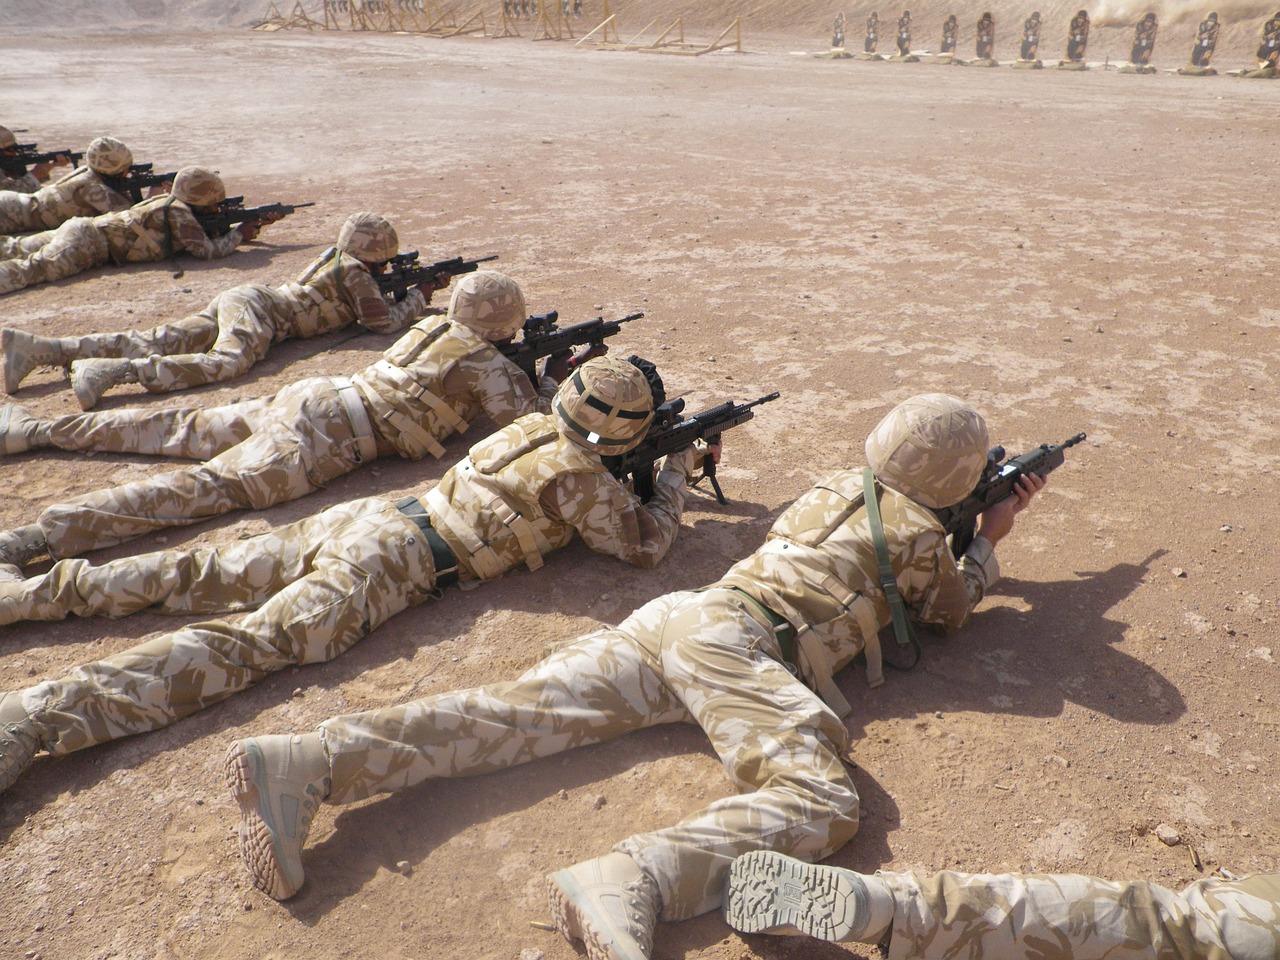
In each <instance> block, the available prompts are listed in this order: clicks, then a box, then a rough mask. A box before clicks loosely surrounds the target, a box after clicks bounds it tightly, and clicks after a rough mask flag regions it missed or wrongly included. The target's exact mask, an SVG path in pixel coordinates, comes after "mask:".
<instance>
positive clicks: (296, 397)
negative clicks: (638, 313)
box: [0, 218, 603, 565]
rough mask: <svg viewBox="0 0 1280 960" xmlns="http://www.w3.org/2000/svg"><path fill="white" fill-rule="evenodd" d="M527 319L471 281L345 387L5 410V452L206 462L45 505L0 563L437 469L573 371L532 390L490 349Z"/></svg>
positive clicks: (308, 385) (547, 396)
mask: <svg viewBox="0 0 1280 960" xmlns="http://www.w3.org/2000/svg"><path fill="white" fill-rule="evenodd" d="M378 219H379V220H381V218H378ZM381 224H382V226H383V227H384V230H383V232H382V234H381V237H380V238H379V237H377V236H374V235H363V236H362V239H361V240H360V241H359V242H360V243H361V244H368V246H362V247H361V249H360V253H361V254H363V255H364V256H372V257H381V256H383V255H384V254H386V253H387V251H388V250H390V249H391V246H392V240H391V237H392V236H393V234H392V233H391V232H390V225H389V224H387V223H386V221H381ZM524 320H525V301H524V295H523V294H522V293H521V291H520V288H519V287H518V286H517V285H516V283H515V281H514V280H512V279H511V278H510V277H507V276H505V275H503V274H500V273H492V272H488V271H479V272H476V273H472V274H468V275H467V276H466V278H464V279H463V280H462V281H461V282H460V283H458V285H457V286H456V287H455V288H454V291H453V297H452V298H451V300H450V302H449V312H448V315H447V317H446V318H445V319H444V320H443V321H441V320H440V319H439V318H437V317H428V318H426V319H425V320H422V321H420V322H419V323H417V324H415V325H414V326H413V327H412V328H411V329H410V330H409V331H408V332H407V333H406V334H405V335H404V336H402V337H401V338H400V339H399V340H397V341H396V342H395V343H394V344H393V345H392V346H391V347H390V349H388V350H387V351H386V352H385V353H384V354H383V356H382V359H380V360H378V361H377V362H376V363H373V364H371V365H370V366H368V367H366V368H365V369H364V370H361V371H360V372H359V373H357V374H355V375H354V376H351V377H313V378H310V379H307V380H301V381H299V382H298V383H295V384H292V385H291V386H289V387H286V388H285V389H284V390H282V391H280V393H278V394H276V395H275V396H273V397H267V398H265V399H259V400H250V401H246V402H243V403H235V404H230V405H229V406H225V407H214V408H212V409H204V408H201V407H195V408H188V409H181V408H179V409H166V410H151V409H145V408H144V409H137V408H134V409H122V410H110V411H104V412H102V413H84V414H77V415H73V416H69V417H60V418H58V419H56V420H37V419H35V418H34V417H31V416H29V415H28V414H27V413H26V411H25V410H23V409H22V408H21V407H17V406H12V405H10V406H6V407H4V408H0V453H18V452H22V451H24V450H29V449H32V448H38V447H57V448H59V449H62V450H110V451H113V452H120V453H142V454H152V455H155V456H171V457H189V458H191V459H199V460H204V462H203V463H202V464H200V465H198V466H191V467H183V468H180V469H178V470H174V471H170V472H166V473H161V474H157V475H156V476H152V477H148V478H145V479H142V480H136V481H134V482H132V483H127V484H123V485H121V486H118V487H112V488H108V489H105V490H98V491H95V492H93V493H89V494H86V495H83V496H80V497H76V498H75V499H73V500H70V501H68V502H66V503H62V504H55V505H52V506H49V507H47V508H46V509H45V510H43V511H42V512H41V514H40V517H39V520H38V521H37V522H36V523H34V524H29V525H27V526H23V527H19V528H17V529H16V530H11V531H3V532H0V562H3V563H12V564H16V565H23V564H26V563H29V562H30V561H31V560H33V559H35V558H36V557H38V556H40V555H42V554H43V553H45V552H46V551H47V552H49V553H50V554H51V555H52V556H53V557H54V558H55V559H60V558H64V557H74V556H78V555H80V554H82V553H84V552H86V551H88V550H95V549H99V548H101V547H106V546H111V545H114V544H117V543H124V542H126V541H128V540H132V539H134V538H136V537H140V536H143V535H145V534H147V533H151V532H154V531H157V530H162V529H164V528H166V527H172V526H181V525H185V524H190V523H194V522H196V521H197V520H201V519H205V518H208V517H213V516H218V515H220V514H223V513H227V512H229V511H232V510H244V509H254V510H262V509H265V508H267V507H269V506H271V505H273V504H276V503H283V502H286V501H288V500H295V499H297V498H298V497H302V496H305V495H306V494H308V493H312V492H314V491H316V490H318V489H320V488H321V487H323V486H324V485H325V484H327V483H328V482H329V481H331V480H333V479H334V478H336V477H340V476H342V475H343V474H346V473H350V472H351V471H352V470H355V469H356V468H358V467H360V466H362V465H363V464H365V463H369V462H372V461H373V460H375V459H376V458H378V457H390V456H399V457H404V458H405V459H408V460H421V459H422V458H423V457H426V456H428V455H430V456H433V457H436V458H439V457H441V456H443V455H444V453H445V449H444V447H443V446H442V443H441V442H442V441H443V440H444V439H445V438H447V437H448V436H450V435H451V434H453V433H465V432H466V431H467V430H468V429H470V424H471V421H472V420H474V419H475V417H476V416H478V415H479V414H480V413H482V412H483V413H484V414H485V415H487V416H488V417H489V419H490V420H492V421H493V422H494V423H496V424H497V425H498V426H499V427H505V426H507V425H508V424H510V423H511V422H512V421H514V420H515V419H517V418H518V417H522V416H524V415H526V414H530V413H533V412H535V411H542V412H544V413H545V412H547V411H548V410H549V408H550V404H551V399H552V397H553V395H554V394H555V391H556V385H557V383H558V382H559V381H560V380H562V379H563V378H564V377H565V376H566V375H567V374H568V371H569V368H570V365H571V364H572V361H571V360H569V359H567V358H565V359H557V358H551V359H550V360H549V361H548V375H546V376H544V377H542V379H541V382H540V383H539V384H538V387H537V389H536V390H535V387H534V384H533V383H532V382H531V380H530V378H529V377H528V376H527V375H526V374H525V373H524V372H523V371H522V370H521V369H520V368H519V367H517V366H516V365H515V364H514V363H512V362H511V361H510V360H508V359H507V358H506V357H505V356H504V355H503V353H502V352H501V350H500V349H499V347H500V345H501V344H502V343H504V342H506V341H508V340H510V338H512V337H513V336H514V335H515V334H516V332H517V331H519V330H520V329H521V327H522V326H523V324H524ZM593 350H600V351H603V347H600V348H593ZM590 355H591V354H590V352H589V353H588V354H587V355H586V356H584V357H582V359H586V358H587V357H589V356H590ZM206 458H207V459H206Z"/></svg>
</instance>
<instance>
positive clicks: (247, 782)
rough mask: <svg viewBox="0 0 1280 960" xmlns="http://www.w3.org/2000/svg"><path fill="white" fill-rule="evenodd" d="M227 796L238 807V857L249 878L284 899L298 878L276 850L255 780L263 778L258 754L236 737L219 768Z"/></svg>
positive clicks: (295, 889) (294, 890) (299, 883)
mask: <svg viewBox="0 0 1280 960" xmlns="http://www.w3.org/2000/svg"><path fill="white" fill-rule="evenodd" d="M223 772H224V774H225V776H226V779H227V786H228V787H230V788H231V796H232V798H233V799H234V800H235V801H236V803H237V804H239V806H240V830H239V841H240V859H241V860H243V861H244V865H245V869H247V870H248V871H249V875H250V876H252V877H253V885H254V886H255V887H257V888H258V889H259V890H261V891H262V892H263V893H265V894H266V895H267V896H269V897H271V898H272V899H274V900H288V899H289V898H290V897H292V896H293V895H294V894H295V893H297V892H298V888H299V887H301V886H302V877H300V876H299V877H297V878H296V881H295V879H292V878H290V877H288V876H287V874H288V871H287V870H286V869H285V867H284V864H283V862H282V860H281V858H280V855H279V852H278V851H277V850H276V841H275V829H274V827H273V825H272V824H271V822H270V817H271V812H270V810H269V809H267V807H266V805H265V804H264V803H263V802H262V791H261V790H259V788H258V784H257V782H256V781H257V780H258V778H259V777H262V778H263V779H264V780H265V779H266V771H265V769H264V767H263V763H262V756H261V754H260V753H258V752H257V751H249V750H247V749H246V748H245V745H244V743H243V742H242V741H239V740H237V741H236V742H235V743H233V744H232V745H231V748H230V749H229V750H228V751H227V759H226V763H225V765H224V768H223Z"/></svg>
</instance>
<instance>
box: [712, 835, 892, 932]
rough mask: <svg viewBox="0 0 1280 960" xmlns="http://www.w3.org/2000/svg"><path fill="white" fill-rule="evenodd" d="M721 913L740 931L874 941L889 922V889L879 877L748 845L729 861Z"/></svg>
mask: <svg viewBox="0 0 1280 960" xmlns="http://www.w3.org/2000/svg"><path fill="white" fill-rule="evenodd" d="M724 918H725V920H726V921H727V922H728V924H729V926H731V927H733V928H734V929H735V930H741V931H742V932H743V933H774V934H782V935H784V936H794V935H797V934H798V935H801V936H806V937H814V938H815V939H818V940H829V941H849V940H856V941H861V942H862V943H879V942H880V941H881V940H883V939H884V937H885V935H886V934H887V933H888V932H889V925H890V924H892V923H893V894H892V893H891V892H890V891H889V888H888V886H887V885H886V884H885V882H884V881H883V880H881V879H880V878H879V877H869V876H863V875H862V874H860V873H854V872H853V871H852V870H842V869H840V868H839V867H824V866H821V865H819V864H815V863H805V862H804V861H803V860H796V859H795V858H794V857H788V856H785V855H783V854H781V853H776V852H774V851H773V850H753V851H752V852H751V853H745V854H743V855H742V856H740V857H738V859H736V860H734V861H733V863H732V864H731V865H730V867H729V880H728V883H727V885H726V889H725V898H724Z"/></svg>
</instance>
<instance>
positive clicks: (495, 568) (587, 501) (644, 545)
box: [422, 413, 693, 580]
mask: <svg viewBox="0 0 1280 960" xmlns="http://www.w3.org/2000/svg"><path fill="white" fill-rule="evenodd" d="M692 463H693V457H692V454H689V455H685V454H680V455H676V456H672V457H668V458H667V462H666V463H665V464H664V465H663V469H662V470H661V471H660V472H659V473H658V476H657V482H656V484H655V488H656V489H655V493H654V496H653V499H651V500H650V501H649V502H648V503H647V504H641V503H640V501H639V500H638V499H637V498H636V496H635V495H634V494H632V493H631V492H630V491H629V490H627V489H626V488H625V487H624V486H623V485H622V484H621V483H619V482H618V480H617V479H615V478H614V476H613V475H612V474H611V473H609V471H608V470H607V469H606V467H605V466H604V464H603V463H602V462H601V460H600V457H599V455H598V454H595V453H593V452H591V451H590V450H587V449H585V448H583V447H580V446H578V445H577V444H575V443H573V442H572V441H570V440H568V439H567V438H566V437H564V436H563V435H562V434H561V433H560V430H559V428H558V426H557V422H556V420H555V419H553V418H552V417H550V416H547V415H546V414H542V413H532V414H529V415H528V416H526V417H521V418H520V419H519V420H517V421H516V422H515V423H513V424H511V425H510V426H509V427H506V428H505V429H503V430H500V431H498V432H497V433H495V434H493V435H492V436H490V437H488V438H487V439H485V440H482V441H481V442H480V443H478V444H476V445H475V446H474V447H472V448H471V451H470V452H469V453H468V454H467V456H466V457H465V458H464V459H463V460H462V461H461V462H460V463H458V464H457V465H456V466H454V467H453V469H451V470H450V471H449V472H448V473H446V474H445V475H444V477H443V478H442V479H441V481H440V483H439V485H437V486H436V488H435V489H434V490H431V491H430V492H429V493H428V494H427V495H426V496H425V497H423V498H422V502H423V504H424V505H425V506H426V509H427V512H428V513H429V514H430V515H431V518H432V523H433V525H434V526H435V528H436V530H437V531H438V532H439V533H440V535H441V536H442V537H443V538H444V540H445V542H446V543H448V544H449V546H450V548H451V549H452V550H453V552H454V554H455V555H456V556H457V557H458V561H459V564H460V565H461V568H462V571H463V572H464V576H465V577H469V578H476V579H482V580H490V579H493V578H495V577H499V576H501V575H502V574H503V573H505V572H506V571H508V570H511V569H514V568H515V567H517V566H519V565H520V564H522V563H523V564H525V565H527V566H528V567H529V568H530V569H537V568H538V567H540V566H541V565H542V557H543V556H544V555H546V554H548V553H550V552H552V551H553V550H558V549H559V548H560V547H563V546H565V545H566V544H568V543H569V542H570V541H571V540H572V539H573V536H574V534H575V533H576V534H578V535H580V536H581V537H582V539H583V541H584V542H585V543H586V545H587V546H588V547H590V548H591V549H592V550H594V551H596V552H597V553H604V554H608V555H610V556H613V557H617V558H618V559H620V560H625V561H627V562H628V563H632V564H635V565H636V566H638V567H644V568H651V567H654V566H656V565H657V564H658V562H659V561H660V560H661V559H662V558H663V557H664V556H666V553H667V550H668V549H670V547H671V544H672V542H673V541H674V540H675V536H676V531H677V530H678V529H679V526H680V515H681V512H682V511H683V508H684V499H685V489H686V484H687V483H688V479H689V475H690V473H691V471H692Z"/></svg>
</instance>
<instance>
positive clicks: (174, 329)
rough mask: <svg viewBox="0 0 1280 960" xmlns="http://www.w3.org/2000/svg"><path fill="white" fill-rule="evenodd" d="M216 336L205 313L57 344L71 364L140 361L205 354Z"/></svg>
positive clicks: (213, 322) (215, 327) (212, 320)
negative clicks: (116, 359)
mask: <svg viewBox="0 0 1280 960" xmlns="http://www.w3.org/2000/svg"><path fill="white" fill-rule="evenodd" d="M214 302H215V303H216V302H217V301H214ZM217 334H218V321H217V318H216V317H215V316H214V315H213V314H212V313H209V312H207V311H206V312H202V313H193V314H192V315H191V316H189V317H183V318H182V319H181V320H173V321H171V322H169V323H162V324H160V325H158V326H155V327H152V328H151V329H149V330H120V331H117V332H115V333H90V334H85V335H84V336H80V337H62V338H60V341H59V342H60V343H63V344H65V345H66V348H67V353H68V355H69V358H70V359H71V360H78V359H87V358H91V357H122V358H125V359H128V360H140V359H144V358H146V357H150V356H153V355H155V354H165V355H168V354H174V353H198V352H200V351H202V350H207V349H208V348H209V346H210V345H211V344H212V343H213V340H214V337H216V336H217Z"/></svg>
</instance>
